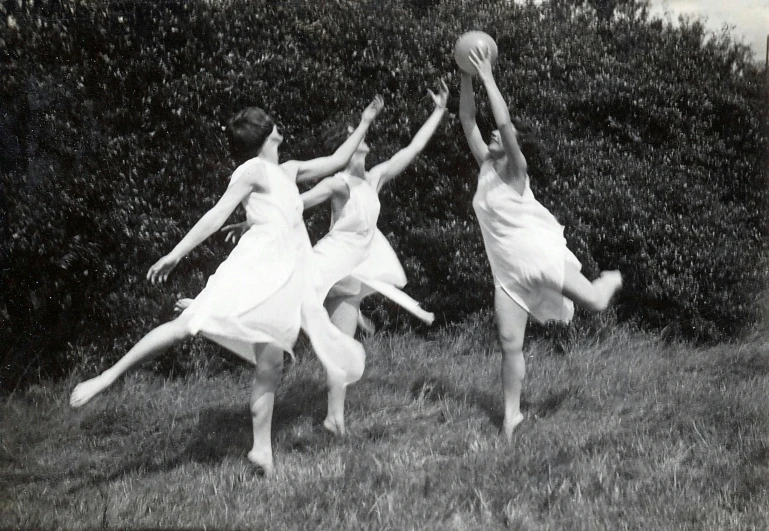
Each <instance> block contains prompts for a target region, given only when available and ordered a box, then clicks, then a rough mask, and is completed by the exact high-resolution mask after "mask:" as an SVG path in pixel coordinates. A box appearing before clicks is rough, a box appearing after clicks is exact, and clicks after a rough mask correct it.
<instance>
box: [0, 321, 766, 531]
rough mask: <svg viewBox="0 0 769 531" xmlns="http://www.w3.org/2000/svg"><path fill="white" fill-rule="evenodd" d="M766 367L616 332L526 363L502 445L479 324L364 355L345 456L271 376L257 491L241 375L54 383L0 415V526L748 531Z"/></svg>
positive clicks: (311, 393)
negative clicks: (272, 411)
mask: <svg viewBox="0 0 769 531" xmlns="http://www.w3.org/2000/svg"><path fill="white" fill-rule="evenodd" d="M767 347H768V343H767V340H766V336H765V335H764V336H758V335H757V336H755V337H753V338H751V339H749V340H746V341H743V342H742V343H735V344H730V345H722V346H717V347H711V348H706V349H694V348H691V347H689V346H686V345H667V346H666V345H663V344H661V343H660V342H659V341H657V340H656V339H655V338H653V337H650V336H646V335H642V334H634V333H631V332H628V331H627V330H624V329H619V330H616V331H614V332H612V333H611V334H609V336H608V337H606V338H604V339H602V340H601V341H600V342H598V343H592V344H590V343H586V342H583V343H580V344H578V345H576V346H574V347H573V348H572V349H571V350H570V351H569V352H568V353H567V354H556V353H554V352H552V351H551V350H550V349H549V347H548V345H547V344H544V343H534V344H531V345H528V346H527V349H526V350H527V359H528V371H529V372H528V375H527V381H526V387H525V391H524V399H525V408H526V413H527V414H528V420H527V421H526V422H525V423H524V424H523V425H522V426H521V427H520V428H519V431H518V432H517V434H516V435H515V437H514V441H513V442H512V444H506V443H505V442H504V441H503V440H501V439H500V438H499V436H498V429H499V425H500V422H501V398H500V396H499V391H500V382H499V376H498V365H499V354H498V352H497V347H496V343H495V341H494V340H493V333H492V330H491V328H490V326H489V325H488V323H486V322H484V321H477V322H471V323H468V324H466V325H464V326H462V327H460V328H456V329H454V330H452V331H448V332H441V333H440V334H436V336H435V337H433V338H432V339H429V340H428V339H421V338H417V337H414V336H410V335H405V336H403V335H401V336H388V335H382V336H376V337H374V338H373V339H371V340H369V341H367V349H368V352H369V366H368V369H367V373H366V375H365V377H364V379H363V380H362V381H361V382H359V383H358V384H356V385H355V386H353V387H351V388H350V391H349V395H348V396H349V408H348V427H349V430H350V432H351V435H350V436H349V437H348V438H347V439H345V440H343V441H338V440H335V439H334V438H332V437H331V436H329V435H326V434H325V433H323V431H322V429H321V428H320V427H319V421H320V420H321V419H322V417H323V414H324V412H325V409H324V408H325V393H324V390H323V387H322V385H321V381H322V378H321V375H320V372H319V364H318V363H317V362H316V361H315V360H313V359H311V358H307V357H305V358H302V359H300V361H299V362H297V363H296V364H294V365H292V366H291V367H290V368H289V369H288V370H287V371H286V377H285V380H284V384H283V386H282V387H281V392H280V395H279V397H278V404H277V411H276V417H275V426H274V438H275V451H276V459H277V465H278V470H277V474H276V476H275V477H274V478H271V479H269V480H266V479H264V478H262V477H260V476H259V475H258V474H257V473H256V472H255V471H254V470H253V469H252V467H250V466H249V464H248V462H247V461H246V458H245V455H246V452H247V451H248V449H249V448H250V444H251V435H250V418H249V415H248V411H247V407H246V405H245V404H246V398H247V392H248V385H249V372H248V371H247V370H245V369H243V370H240V369H238V370H235V371H233V372H232V373H231V374H219V375H216V376H205V375H201V376H195V377H190V378H186V379H175V380H163V379H162V378H159V377H158V376H155V375H153V374H150V373H144V372H139V373H136V374H134V375H131V376H129V377H128V378H127V379H125V380H124V381H123V382H121V383H119V384H118V385H117V386H116V387H115V388H114V389H112V390H110V391H108V392H107V393H106V394H105V395H103V396H102V397H100V398H98V399H96V400H95V401H94V402H93V403H92V404H90V405H88V406H87V407H85V408H83V409H82V410H78V411H73V410H71V409H69V407H68V406H67V395H68V391H69V389H70V388H71V386H72V385H73V383H74V381H69V382H65V383H62V384H57V385H55V386H53V387H37V388H35V389H32V390H30V391H29V392H27V393H25V394H24V395H19V396H12V397H9V398H6V399H5V400H4V401H3V403H2V405H0V415H1V417H2V424H1V425H0V526H21V527H25V528H53V527H65V528H73V527H88V528H94V527H102V526H104V527H117V526H120V527H125V526H127V527H167V528H168V527H170V528H183V527H195V528H202V527H204V526H208V527H210V528H251V529H262V528H264V529H496V528H505V527H509V528H513V529H570V530H579V529H584V530H591V531H593V530H600V529H607V530H608V529H611V530H617V529H645V530H648V529H691V530H701V529H709V530H713V529H729V530H736V529H763V528H764V526H765V523H766V522H767V521H769V488H767V487H769V441H768V440H767V435H768V434H769V352H768V351H769V349H768V348H767Z"/></svg>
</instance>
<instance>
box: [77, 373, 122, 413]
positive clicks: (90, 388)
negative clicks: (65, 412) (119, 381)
mask: <svg viewBox="0 0 769 531" xmlns="http://www.w3.org/2000/svg"><path fill="white" fill-rule="evenodd" d="M111 384H112V381H111V380H110V379H109V377H107V375H106V374H100V375H99V376H97V377H96V378H91V379H90V380H86V381H85V382H83V383H80V384H78V385H77V386H76V387H75V389H74V390H73V391H72V394H71V395H70V396H69V405H70V406H72V407H80V406H84V405H85V404H87V403H88V401H89V400H91V399H92V398H93V397H94V396H96V395H97V394H99V393H101V392H102V391H104V390H105V389H106V388H107V387H109V386H110V385H111Z"/></svg>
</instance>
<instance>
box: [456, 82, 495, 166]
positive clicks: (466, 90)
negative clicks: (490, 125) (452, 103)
mask: <svg viewBox="0 0 769 531" xmlns="http://www.w3.org/2000/svg"><path fill="white" fill-rule="evenodd" d="M461 83H462V84H461V86H460V89H459V121H460V122H461V123H462V130H463V131H464V132H465V138H466V139H467V143H468V145H469V146H470V151H471V152H472V153H473V157H475V162H477V163H478V166H480V165H481V164H483V161H485V160H486V159H487V158H488V157H489V147H488V146H487V145H486V142H484V141H483V137H482V136H481V131H480V129H478V124H477V123H476V121H475V92H474V91H473V78H472V76H470V74H468V73H466V72H464V71H462V82H461Z"/></svg>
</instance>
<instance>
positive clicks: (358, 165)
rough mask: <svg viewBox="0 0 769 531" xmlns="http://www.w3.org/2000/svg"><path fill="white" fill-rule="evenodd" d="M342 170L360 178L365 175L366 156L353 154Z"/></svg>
mask: <svg viewBox="0 0 769 531" xmlns="http://www.w3.org/2000/svg"><path fill="white" fill-rule="evenodd" d="M344 171H345V172H347V173H349V174H350V175H354V176H355V177H360V178H361V179H362V178H363V177H364V176H365V175H366V156H365V155H363V156H359V155H353V157H352V158H351V159H350V162H348V163H347V167H346V168H345V169H344Z"/></svg>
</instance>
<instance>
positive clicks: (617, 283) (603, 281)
mask: <svg viewBox="0 0 769 531" xmlns="http://www.w3.org/2000/svg"><path fill="white" fill-rule="evenodd" d="M596 287H597V288H598V289H599V290H600V292H601V294H602V295H603V299H604V301H605V303H606V306H607V307H608V306H609V303H610V302H611V299H612V297H614V295H615V294H616V293H617V292H618V291H619V290H620V288H621V287H622V274H621V273H620V272H619V271H601V276H600V277H599V278H598V281H597V282H596Z"/></svg>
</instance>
